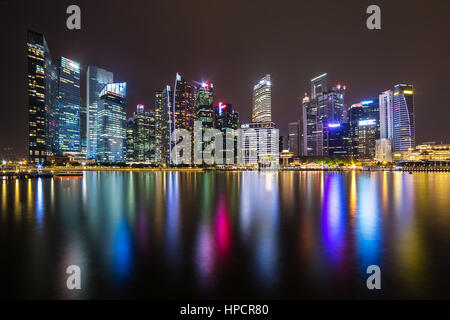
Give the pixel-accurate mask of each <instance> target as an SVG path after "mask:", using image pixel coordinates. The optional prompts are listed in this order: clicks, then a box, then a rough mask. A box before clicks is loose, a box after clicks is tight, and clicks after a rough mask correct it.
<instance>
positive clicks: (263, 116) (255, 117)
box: [252, 74, 272, 122]
mask: <svg viewBox="0 0 450 320" xmlns="http://www.w3.org/2000/svg"><path fill="white" fill-rule="evenodd" d="M271 121H272V83H271V81H270V74H266V75H265V76H264V77H263V78H262V79H261V80H260V81H259V82H258V84H256V85H255V86H254V87H253V112H252V122H271Z"/></svg>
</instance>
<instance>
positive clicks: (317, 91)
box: [311, 73, 327, 99]
mask: <svg viewBox="0 0 450 320" xmlns="http://www.w3.org/2000/svg"><path fill="white" fill-rule="evenodd" d="M325 91H327V74H326V73H324V74H322V75H320V76H318V77H315V78H313V79H311V99H316V98H317V97H318V96H320V95H322V93H324V92H325Z"/></svg>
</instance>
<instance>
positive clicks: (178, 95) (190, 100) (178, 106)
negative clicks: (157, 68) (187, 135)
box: [170, 73, 196, 131]
mask: <svg viewBox="0 0 450 320" xmlns="http://www.w3.org/2000/svg"><path fill="white" fill-rule="evenodd" d="M195 92H196V87H195V86H194V85H193V84H191V83H189V82H187V81H186V80H185V79H184V78H183V77H182V76H181V75H180V74H179V73H177V74H176V77H175V85H174V89H173V97H172V98H173V102H172V109H171V110H170V119H171V120H172V131H173V130H175V129H188V130H190V131H192V130H193V129H194V120H195Z"/></svg>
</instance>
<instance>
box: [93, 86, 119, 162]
mask: <svg viewBox="0 0 450 320" xmlns="http://www.w3.org/2000/svg"><path fill="white" fill-rule="evenodd" d="M125 102H126V83H125V82H123V83H113V84H108V85H107V86H106V87H105V88H104V89H103V90H102V92H101V93H100V100H99V102H98V109H97V116H96V128H97V152H96V159H97V161H98V162H103V163H105V162H108V163H117V162H125V151H126V141H125V140H126V127H125V124H126V110H125Z"/></svg>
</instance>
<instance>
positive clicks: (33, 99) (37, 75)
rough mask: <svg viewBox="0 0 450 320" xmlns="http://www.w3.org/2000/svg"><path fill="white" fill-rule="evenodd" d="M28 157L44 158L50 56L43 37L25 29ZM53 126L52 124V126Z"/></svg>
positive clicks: (47, 126)
mask: <svg viewBox="0 0 450 320" xmlns="http://www.w3.org/2000/svg"><path fill="white" fill-rule="evenodd" d="M27 60H28V129H29V135H28V137H29V141H28V149H29V151H28V156H29V159H30V162H32V163H36V164H43V163H44V162H45V161H46V152H47V136H48V134H47V135H46V133H48V132H49V129H51V127H50V125H51V121H49V120H51V119H47V117H46V110H49V109H50V108H52V107H53V106H52V105H51V99H50V87H49V79H50V76H51V75H50V74H51V57H50V51H49V49H48V46H47V42H46V40H45V37H44V36H43V35H42V34H39V33H36V32H33V31H28V35H27ZM53 128H54V129H56V124H55V126H54V127H53Z"/></svg>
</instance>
